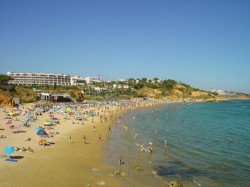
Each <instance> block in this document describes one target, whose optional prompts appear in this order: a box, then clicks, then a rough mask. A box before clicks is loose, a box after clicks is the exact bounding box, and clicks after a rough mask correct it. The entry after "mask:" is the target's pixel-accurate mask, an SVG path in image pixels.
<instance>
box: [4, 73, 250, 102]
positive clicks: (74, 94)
mask: <svg viewBox="0 0 250 187" xmlns="http://www.w3.org/2000/svg"><path fill="white" fill-rule="evenodd" d="M8 80H11V77H8V76H6V75H0V104H8V105H11V104H13V103H12V98H13V97H18V98H20V99H21V101H22V102H24V103H26V102H34V101H37V100H39V98H38V97H37V92H36V91H43V92H48V93H69V94H70V95H71V98H72V100H73V101H83V100H119V99H129V98H133V97H140V98H142V97H143V98H156V99H168V100H176V101H221V100H223V99H232V98H236V99H250V95H248V94H243V93H238V94H234V95H233V94H232V95H223V96H221V95H218V94H217V93H212V92H207V91H204V90H199V89H196V88H192V87H191V86H189V85H187V84H184V83H180V82H176V81H175V80H171V79H168V80H163V81H157V79H156V78H155V80H154V81H153V82H152V81H148V80H147V79H146V78H142V79H139V81H138V79H137V80H135V79H128V81H127V82H111V83H95V84H93V85H85V86H82V87H81V88H80V87H76V86H67V87H65V86H57V85H54V86H48V85H47V86H37V85H33V86H17V85H8ZM113 84H119V85H121V86H124V85H127V86H129V87H128V88H127V89H125V88H123V87H122V88H115V89H112V88H113ZM94 86H98V87H99V88H102V89H101V91H99V92H97V91H96V90H95V89H94ZM34 89H35V90H36V91H34ZM83 93H85V95H83Z"/></svg>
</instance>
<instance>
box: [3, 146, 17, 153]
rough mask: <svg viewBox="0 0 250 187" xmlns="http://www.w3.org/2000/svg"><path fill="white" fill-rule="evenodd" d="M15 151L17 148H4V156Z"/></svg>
mask: <svg viewBox="0 0 250 187" xmlns="http://www.w3.org/2000/svg"><path fill="white" fill-rule="evenodd" d="M14 151H15V147H13V146H7V147H5V148H4V154H6V155H10V154H11V153H13V152H14Z"/></svg>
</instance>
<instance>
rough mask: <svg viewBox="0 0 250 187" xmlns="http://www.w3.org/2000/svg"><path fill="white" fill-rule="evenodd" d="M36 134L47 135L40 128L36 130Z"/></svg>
mask: <svg viewBox="0 0 250 187" xmlns="http://www.w3.org/2000/svg"><path fill="white" fill-rule="evenodd" d="M37 135H48V134H47V132H46V131H45V130H44V129H40V130H39V131H37Z"/></svg>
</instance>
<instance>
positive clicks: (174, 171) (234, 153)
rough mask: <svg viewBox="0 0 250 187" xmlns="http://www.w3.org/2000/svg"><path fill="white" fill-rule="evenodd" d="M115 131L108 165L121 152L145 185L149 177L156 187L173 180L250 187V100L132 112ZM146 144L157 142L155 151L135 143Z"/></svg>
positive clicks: (169, 106)
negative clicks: (141, 148) (139, 169)
mask: <svg viewBox="0 0 250 187" xmlns="http://www.w3.org/2000/svg"><path fill="white" fill-rule="evenodd" d="M111 130H112V132H111V135H110V141H109V143H108V145H107V150H108V157H109V163H110V164H114V163H115V162H116V158H117V157H118V156H119V155H120V156H121V157H122V159H123V160H124V161H125V164H124V166H122V167H123V170H124V171H126V172H128V173H130V176H131V178H132V179H133V180H136V179H138V181H137V182H138V183H140V184H141V185H142V186H143V182H145V181H147V180H145V178H147V179H149V178H151V179H150V180H149V181H150V182H152V184H154V185H155V184H157V186H161V185H162V186H164V185H166V184H165V183H166V182H169V181H171V180H178V181H181V182H182V183H183V184H186V185H184V186H230V187H231V186H234V187H235V186H250V182H249V175H250V144H249V143H250V101H249V100H247V101H246V100H243V101H242V100H241V101H239V100H235V101H232V102H222V103H180V104H166V105H161V106H159V107H156V108H148V109H143V110H136V111H131V112H128V113H127V114H126V115H124V116H122V118H121V123H119V124H117V125H115V126H114V127H113V128H112V129H111ZM136 134H138V135H136ZM164 140H166V141H167V143H168V145H167V149H164V146H163V145H164ZM148 142H152V143H153V153H152V154H148V153H147V152H144V151H143V152H140V151H138V147H137V146H136V144H138V143H139V144H143V143H144V146H145V147H147V145H148ZM132 163H139V164H140V165H141V166H143V168H144V169H145V172H140V173H138V172H137V173H133V169H131V164H132ZM147 171H150V172H147ZM151 171H156V172H157V175H155V174H154V175H153V174H152V172H151ZM156 176H160V177H156ZM140 179H141V180H140ZM128 184H129V182H128ZM147 184H149V183H148V182H147ZM145 186H146V183H145Z"/></svg>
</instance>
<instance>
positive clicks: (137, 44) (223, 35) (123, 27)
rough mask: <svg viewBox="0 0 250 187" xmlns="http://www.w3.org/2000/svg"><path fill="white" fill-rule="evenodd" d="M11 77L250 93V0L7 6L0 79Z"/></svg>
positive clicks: (1, 6) (1, 21)
mask: <svg viewBox="0 0 250 187" xmlns="http://www.w3.org/2000/svg"><path fill="white" fill-rule="evenodd" d="M8 71H13V72H49V73H67V74H71V75H80V76H83V77H85V76H97V75H99V76H101V77H103V78H104V79H106V80H116V79H124V78H129V77H133V78H142V77H149V78H153V77H158V78H163V79H169V78H170V79H175V80H177V81H181V82H184V83H187V84H190V85H191V86H193V87H196V88H200V89H205V90H211V89H223V90H228V91H239V92H245V93H250V1H249V0H240V1H235V0H207V1H200V0H188V1H187V0H183V1H181V0H179V1H178V0H158V1H152V0H126V1H117V0H113V1H108V0H105V1H101V0H91V1H84V0H79V1H78V0H72V1H69V0H67V1H66V0H65V1H64V0H52V1H51V0H40V1H35V0H30V1H28V0H23V1H19V0H16V1H15V0H11V1H8V0H0V73H3V74H6V73H7V72H8Z"/></svg>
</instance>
